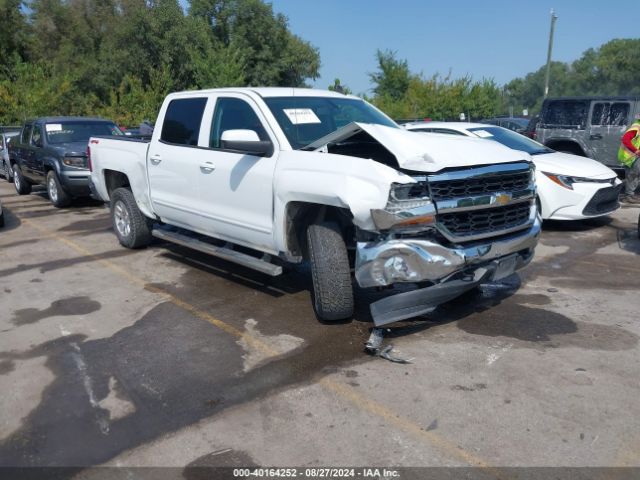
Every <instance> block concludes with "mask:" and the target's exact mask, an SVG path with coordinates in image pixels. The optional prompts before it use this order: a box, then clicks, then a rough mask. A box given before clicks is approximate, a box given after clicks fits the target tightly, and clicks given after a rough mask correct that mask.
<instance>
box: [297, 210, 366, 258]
mask: <svg viewBox="0 0 640 480" xmlns="http://www.w3.org/2000/svg"><path fill="white" fill-rule="evenodd" d="M285 222H286V225H285V234H286V242H287V250H288V251H289V252H290V254H291V255H292V256H296V257H302V258H307V236H306V232H307V227H309V225H311V224H313V223H322V222H333V223H336V224H337V225H338V226H339V228H340V231H341V232H342V235H343V238H344V240H345V243H346V244H347V248H349V247H351V246H354V245H355V227H354V225H353V215H351V212H350V211H349V210H348V209H346V208H339V207H334V206H329V205H321V204H318V203H307V202H291V203H289V204H288V205H287V209H286V215H285Z"/></svg>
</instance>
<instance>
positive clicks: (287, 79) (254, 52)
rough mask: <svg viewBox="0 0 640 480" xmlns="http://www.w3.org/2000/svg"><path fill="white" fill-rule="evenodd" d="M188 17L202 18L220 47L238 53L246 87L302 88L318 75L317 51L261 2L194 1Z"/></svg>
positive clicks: (243, 0)
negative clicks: (240, 54) (241, 61)
mask: <svg viewBox="0 0 640 480" xmlns="http://www.w3.org/2000/svg"><path fill="white" fill-rule="evenodd" d="M189 13H190V15H191V16H194V17H197V18H202V19H204V21H205V22H206V23H207V24H208V25H209V27H210V31H211V35H212V36H213V37H214V38H215V40H216V42H217V43H219V44H221V45H222V46H223V47H226V48H230V49H231V50H232V51H233V52H241V53H242V57H243V58H244V66H245V68H244V76H245V81H246V83H247V84H249V85H255V86H258V85H267V86H269V85H274V86H283V87H300V86H304V85H305V82H306V80H307V79H315V78H317V77H318V75H319V73H318V72H319V69H320V55H319V53H318V51H317V49H316V48H315V47H313V46H311V44H309V43H308V42H306V41H304V40H302V39H301V38H300V37H298V36H296V35H293V34H292V33H291V32H290V31H289V28H288V20H287V17H286V16H284V15H282V14H274V12H273V7H272V6H271V4H265V3H264V2H262V1H260V0H193V1H192V3H191V7H190V10H189Z"/></svg>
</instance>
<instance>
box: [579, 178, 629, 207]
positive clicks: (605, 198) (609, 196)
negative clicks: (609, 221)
mask: <svg viewBox="0 0 640 480" xmlns="http://www.w3.org/2000/svg"><path fill="white" fill-rule="evenodd" d="M621 190H622V184H620V185H617V186H615V187H607V188H601V189H600V190H598V191H597V192H596V194H595V195H594V196H593V197H592V198H591V200H589V203H587V206H586V207H584V210H583V211H582V214H583V215H602V214H604V213H609V212H613V211H614V210H615V209H616V208H618V207H619V206H620V203H619V202H618V197H619V196H620V191H621Z"/></svg>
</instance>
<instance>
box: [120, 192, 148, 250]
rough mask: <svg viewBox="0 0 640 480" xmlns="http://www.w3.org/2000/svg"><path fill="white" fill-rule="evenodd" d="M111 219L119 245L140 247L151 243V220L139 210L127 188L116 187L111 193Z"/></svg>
mask: <svg viewBox="0 0 640 480" xmlns="http://www.w3.org/2000/svg"><path fill="white" fill-rule="evenodd" d="M111 221H112V223H113V230H114V231H115V232H116V236H117V237H118V240H119V241H120V244H121V245H123V246H125V247H127V248H142V247H146V246H147V245H149V244H150V243H151V226H152V222H151V220H149V219H148V218H147V217H145V216H144V214H143V213H142V212H141V211H140V209H139V208H138V205H137V204H136V199H135V198H134V196H133V193H132V192H131V190H129V189H128V188H117V189H116V190H114V191H113V193H112V194H111Z"/></svg>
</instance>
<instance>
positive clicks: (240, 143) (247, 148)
mask: <svg viewBox="0 0 640 480" xmlns="http://www.w3.org/2000/svg"><path fill="white" fill-rule="evenodd" d="M220 146H221V147H222V148H223V149H225V150H236V151H238V152H242V153H246V154H248V155H255V156H257V157H269V156H271V154H272V153H273V144H272V143H271V142H270V141H268V140H266V141H265V140H260V137H258V134H257V133H256V132H255V131H253V130H244V129H238V130H225V131H224V132H222V136H221V137H220Z"/></svg>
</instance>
